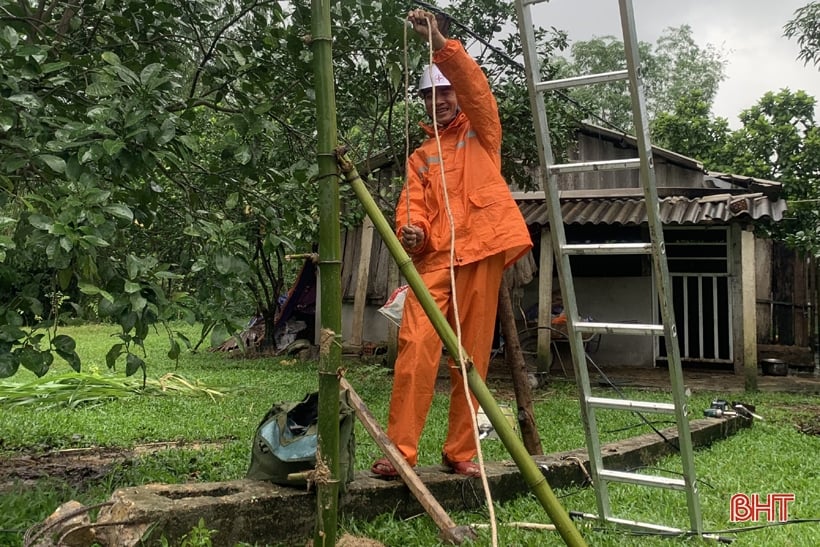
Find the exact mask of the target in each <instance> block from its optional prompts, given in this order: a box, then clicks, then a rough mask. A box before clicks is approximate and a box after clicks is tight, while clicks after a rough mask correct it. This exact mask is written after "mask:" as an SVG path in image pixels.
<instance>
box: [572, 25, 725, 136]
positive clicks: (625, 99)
mask: <svg viewBox="0 0 820 547" xmlns="http://www.w3.org/2000/svg"><path fill="white" fill-rule="evenodd" d="M570 53H571V55H570V57H569V58H568V60H567V61H566V63H565V64H564V66H563V68H562V70H561V73H562V75H563V76H577V75H584V74H600V73H604V72H610V71H616V70H624V69H625V68H626V56H625V53H624V45H623V41H622V40H620V39H618V38H615V37H613V36H603V37H597V38H593V39H591V40H586V41H579V42H575V43H574V44H573V45H572V47H571V50H570ZM638 54H639V56H640V60H641V78H642V81H643V87H644V97H645V100H646V110H647V114H648V116H649V119H650V120H652V119H654V118H655V117H656V116H658V115H659V114H660V113H663V112H672V111H673V109H674V108H675V104H676V102H677V101H679V100H681V99H683V98H684V97H686V96H687V95H688V94H689V93H691V92H694V91H698V92H699V94H700V98H699V100H700V101H703V102H705V103H706V104H707V105H709V106H711V104H712V101H713V100H714V98H715V94H716V93H717V90H718V86H719V85H720V82H721V81H723V79H724V78H725V68H726V58H725V54H724V52H723V51H721V50H719V49H718V48H716V47H715V46H713V45H711V44H707V45H706V46H703V47H701V46H699V45H698V44H697V43H696V42H695V40H694V38H693V37H692V28H691V27H690V26H689V25H682V26H680V27H675V28H667V29H666V30H665V31H664V33H663V34H662V35H661V36H660V38H658V40H657V41H656V43H655V45H654V46H653V45H652V44H650V43H648V42H639V43H638ZM572 97H573V98H574V99H575V100H577V101H578V102H580V103H582V104H583V105H585V107H586V111H587V114H586V118H587V119H590V120H591V121H592V122H593V123H597V124H599V125H600V124H601V123H608V124H611V125H614V126H615V127H617V128H619V129H621V130H624V131H630V130H631V129H632V106H631V99H630V94H629V90H628V87H627V84H626V82H615V83H608V84H598V85H595V86H587V87H584V88H577V89H575V90H573V93H572Z"/></svg>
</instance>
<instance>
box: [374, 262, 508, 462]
mask: <svg viewBox="0 0 820 547" xmlns="http://www.w3.org/2000/svg"><path fill="white" fill-rule="evenodd" d="M503 273H504V253H499V254H495V255H492V256H490V257H487V258H485V259H483V260H479V261H477V262H472V263H470V264H466V265H464V266H457V267H455V269H454V275H455V287H456V289H455V290H456V303H457V305H458V315H459V319H460V320H461V345H462V347H463V348H464V350H465V351H466V355H465V357H467V356H469V357H471V358H472V360H473V364H474V365H475V367H476V370H477V371H478V373H479V374H480V375H481V378H482V379H486V377H487V369H488V367H489V363H490V353H491V351H492V343H493V333H494V329H495V316H496V311H497V309H498V289H499V287H500V286H501V277H502V275H503ZM421 277H422V279H423V281H424V284H425V285H426V286H427V288H428V289H429V290H430V294H431V295H432V296H433V298H434V300H435V301H436V304H438V307H439V309H441V311H442V313H444V315H445V317H447V320H448V322H449V323H450V325H451V326H452V327H453V332H456V333H458V330H456V328H455V319H454V310H453V301H452V294H451V293H452V291H451V283H450V270H449V268H445V269H439V270H434V271H431V272H426V273H423V274H421ZM441 348H442V342H441V339H440V338H439V335H438V333H437V332H436V331H435V329H434V328H433V325H432V324H431V323H430V320H429V319H428V318H427V315H426V314H425V313H424V310H423V309H422V307H421V304H420V303H419V301H418V299H417V298H416V296H415V295H414V294H413V291H412V290H411V291H410V292H409V293H408V295H407V300H406V301H405V303H404V312H403V315H402V323H401V328H400V329H399V349H398V356H397V359H396V366H395V371H394V378H393V394H392V396H391V398H390V414H389V417H388V422H387V435H388V436H389V437H390V439H391V440H392V441H393V442H394V443H395V444H396V446H397V447H398V448H399V450H400V451H401V453H402V454H403V455H404V458H405V459H406V460H407V462H408V463H409V464H410V465H416V463H417V462H418V444H419V438H420V437H421V432H422V429H423V428H424V422H425V421H426V419H427V413H428V411H429V410H430V405H431V403H432V402H433V394H434V392H435V386H436V376H437V375H438V370H439V364H440V362H441ZM455 357H456V359H457V357H458V356H455ZM448 365H449V368H450V416H449V428H448V431H447V439H446V441H445V442H444V449H443V453H444V454H445V455H446V456H447V458H448V459H449V460H450V461H453V462H464V461H469V460H471V459H472V458H473V457H475V455H476V452H477V451H476V445H475V439H474V436H473V423H472V418H471V417H470V407H469V406H468V404H467V399H466V397H465V395H464V380H463V379H462V376H461V367H460V365H459V364H458V362H457V361H456V362H454V361H453V358H452V357H450V358H449V359H448ZM470 397H471V398H472V402H473V408H475V409H476V410H478V403H477V402H476V399H475V397H474V396H473V395H472V393H471V394H470Z"/></svg>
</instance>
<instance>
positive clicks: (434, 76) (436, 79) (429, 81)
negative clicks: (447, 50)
mask: <svg viewBox="0 0 820 547" xmlns="http://www.w3.org/2000/svg"><path fill="white" fill-rule="evenodd" d="M434 85H435V86H436V87H442V86H448V85H451V84H450V80H448V79H447V78H445V77H444V74H442V73H441V71H440V70H439V69H438V67H437V66H436V65H427V66H426V67H424V69H423V70H422V71H421V79H420V80H419V91H424V90H425V89H430V88H431V87H433V86H434Z"/></svg>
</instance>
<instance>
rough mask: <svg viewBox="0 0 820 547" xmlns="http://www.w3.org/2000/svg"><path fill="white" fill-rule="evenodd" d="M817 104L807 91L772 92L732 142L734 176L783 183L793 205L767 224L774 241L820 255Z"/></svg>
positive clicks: (744, 117) (744, 116) (747, 113)
mask: <svg viewBox="0 0 820 547" xmlns="http://www.w3.org/2000/svg"><path fill="white" fill-rule="evenodd" d="M815 105H816V100H815V99H814V98H813V97H811V96H809V95H807V94H806V93H805V92H804V91H796V92H792V91H789V90H788V89H782V90H780V91H779V92H777V93H775V92H768V93H766V94H765V95H763V97H762V98H761V99H760V101H759V102H758V103H757V104H756V105H754V106H752V107H751V108H748V109H746V110H744V111H743V112H742V113H741V114H740V121H741V123H742V124H743V127H741V128H740V129H739V130H737V131H735V132H733V133H732V135H731V137H730V139H729V141H728V143H727V148H728V154H729V157H730V158H731V165H730V167H731V170H732V172H733V173H737V174H741V175H746V176H752V177H759V178H764V179H769V180H775V181H778V182H780V183H782V184H783V194H784V197H785V198H786V200H787V201H788V204H789V207H788V212H787V215H786V217H785V218H784V219H783V221H782V222H780V223H777V224H773V225H770V226H768V230H769V232H770V234H771V236H772V237H774V238H775V239H778V240H781V241H785V242H786V243H787V244H788V245H789V246H790V247H792V248H795V249H797V250H799V251H801V252H803V253H805V254H809V255H814V256H818V255H820V207H818V203H820V128H819V127H818V126H817V124H816V122H815V120H814V109H815Z"/></svg>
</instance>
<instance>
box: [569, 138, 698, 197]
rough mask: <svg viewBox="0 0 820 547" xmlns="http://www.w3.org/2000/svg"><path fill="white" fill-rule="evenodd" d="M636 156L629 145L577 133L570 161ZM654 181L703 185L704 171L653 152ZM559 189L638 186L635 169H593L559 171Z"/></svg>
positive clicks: (673, 185)
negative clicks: (575, 145)
mask: <svg viewBox="0 0 820 547" xmlns="http://www.w3.org/2000/svg"><path fill="white" fill-rule="evenodd" d="M636 156H637V150H636V149H635V148H634V147H632V146H618V145H617V144H616V143H615V142H613V141H612V140H610V139H606V138H599V137H593V136H591V135H586V134H583V133H581V134H579V135H578V144H577V147H576V148H574V149H573V150H572V151H570V161H599V160H614V159H630V158H635V157H636ZM653 159H654V160H655V184H656V185H657V186H658V187H666V186H669V187H676V188H688V187H691V188H702V187H703V172H702V171H698V170H695V169H692V168H691V167H682V166H680V165H677V164H674V163H670V162H669V160H668V159H666V158H664V157H663V155H661V154H657V153H656V154H654V155H653ZM559 186H560V189H561V190H595V189H606V188H619V189H623V188H640V183H639V181H638V171H637V170H632V171H593V172H589V173H573V174H571V175H562V176H561V179H560V183H559Z"/></svg>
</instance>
